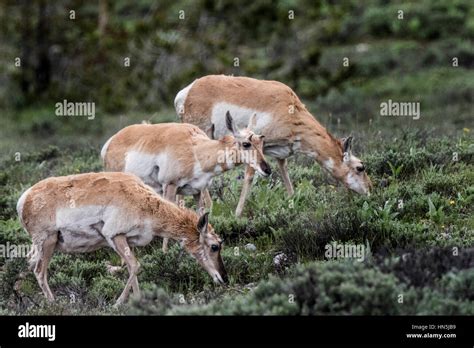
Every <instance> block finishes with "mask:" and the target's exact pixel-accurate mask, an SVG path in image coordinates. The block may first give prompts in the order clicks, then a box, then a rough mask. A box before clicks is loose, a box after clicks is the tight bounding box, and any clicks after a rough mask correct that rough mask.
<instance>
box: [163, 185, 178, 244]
mask: <svg viewBox="0 0 474 348" xmlns="http://www.w3.org/2000/svg"><path fill="white" fill-rule="evenodd" d="M177 192H178V187H177V186H176V185H174V184H167V185H165V186H164V187H163V194H164V196H165V198H166V199H167V200H169V201H171V202H173V203H175V202H176V193H177ZM162 250H163V252H165V253H166V252H167V251H168V238H163V247H162Z"/></svg>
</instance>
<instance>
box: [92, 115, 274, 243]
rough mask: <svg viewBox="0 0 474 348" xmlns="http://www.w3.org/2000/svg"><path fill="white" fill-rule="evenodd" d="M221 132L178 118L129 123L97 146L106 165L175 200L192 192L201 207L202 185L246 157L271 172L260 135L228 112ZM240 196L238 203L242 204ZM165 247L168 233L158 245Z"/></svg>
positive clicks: (205, 195)
mask: <svg viewBox="0 0 474 348" xmlns="http://www.w3.org/2000/svg"><path fill="white" fill-rule="evenodd" d="M224 114H226V132H225V133H229V132H230V133H231V134H232V135H225V134H223V135H222V136H221V139H219V140H213V139H209V137H208V136H207V135H206V133H204V132H203V131H202V130H201V129H199V128H198V127H196V126H194V125H191V124H183V123H162V124H153V125H151V124H140V125H133V126H128V127H126V128H124V129H122V130H120V131H119V132H118V133H117V134H115V135H113V136H112V137H111V138H110V139H109V140H108V141H107V142H106V143H105V145H104V147H103V148H102V152H101V156H102V159H103V161H104V165H105V169H106V170H108V171H116V172H118V171H123V172H128V173H132V174H135V175H137V176H138V177H140V178H141V179H142V180H143V182H144V183H145V184H147V185H149V186H151V187H152V188H153V189H154V190H155V191H156V192H157V193H160V194H161V193H162V194H163V195H164V197H165V198H167V199H168V200H170V201H172V202H175V201H176V196H177V194H180V195H194V196H195V198H196V199H198V201H199V206H200V208H203V207H208V208H209V207H210V204H211V200H210V196H209V192H208V191H207V187H208V186H209V185H210V183H211V180H212V178H213V177H214V176H216V175H218V174H220V173H223V172H225V171H227V170H230V169H232V168H234V167H235V166H236V165H239V164H241V163H245V164H247V165H249V167H250V168H252V169H253V170H256V171H257V172H258V173H260V174H261V175H263V176H268V175H270V173H271V170H270V167H269V166H268V164H267V162H266V161H265V158H264V156H263V152H262V150H263V140H262V138H263V137H262V136H260V135H256V134H254V133H253V132H252V131H251V130H250V129H251V127H252V126H253V125H254V124H253V121H254V120H255V118H252V119H250V123H249V125H248V127H247V128H243V129H238V128H237V127H236V126H235V124H234V122H233V119H232V117H231V115H230V114H229V113H228V112H227V113H225V112H224ZM242 200H244V198H242V197H241V201H239V205H241V204H243V201H242ZM166 249H167V239H165V240H164V241H163V250H164V251H166Z"/></svg>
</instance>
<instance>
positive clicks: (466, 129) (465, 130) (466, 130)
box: [462, 127, 471, 133]
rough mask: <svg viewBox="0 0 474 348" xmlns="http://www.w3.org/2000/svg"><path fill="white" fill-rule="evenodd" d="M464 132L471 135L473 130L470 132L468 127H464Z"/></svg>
mask: <svg viewBox="0 0 474 348" xmlns="http://www.w3.org/2000/svg"><path fill="white" fill-rule="evenodd" d="M462 130H463V131H464V133H469V132H470V131H471V130H470V129H469V128H467V127H464V128H463V129H462Z"/></svg>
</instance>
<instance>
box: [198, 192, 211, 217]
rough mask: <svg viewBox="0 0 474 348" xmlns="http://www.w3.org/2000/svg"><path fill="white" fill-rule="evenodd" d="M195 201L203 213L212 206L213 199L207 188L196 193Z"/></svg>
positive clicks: (200, 212) (199, 210) (199, 211)
mask: <svg viewBox="0 0 474 348" xmlns="http://www.w3.org/2000/svg"><path fill="white" fill-rule="evenodd" d="M194 201H195V202H196V205H197V211H198V214H199V215H202V214H203V213H204V211H205V210H206V209H211V208H212V199H211V195H210V194H209V191H208V190H207V189H204V190H201V191H199V193H197V194H195V195H194Z"/></svg>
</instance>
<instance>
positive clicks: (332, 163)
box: [295, 112, 346, 179]
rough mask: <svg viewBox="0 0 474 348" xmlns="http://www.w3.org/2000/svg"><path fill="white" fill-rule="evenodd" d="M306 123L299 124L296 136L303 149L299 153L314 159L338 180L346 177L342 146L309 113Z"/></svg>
mask: <svg viewBox="0 0 474 348" xmlns="http://www.w3.org/2000/svg"><path fill="white" fill-rule="evenodd" d="M302 118H303V120H304V122H301V124H298V125H297V126H296V127H297V130H296V132H295V134H296V135H297V136H299V138H300V141H301V147H300V149H299V152H302V153H305V154H307V155H309V156H311V157H313V158H314V159H315V160H316V161H317V162H318V163H319V164H320V165H321V166H322V167H323V168H324V169H326V170H327V171H329V172H330V173H331V175H333V176H334V177H335V178H336V179H340V178H341V177H343V176H344V175H345V171H346V169H345V168H344V166H342V164H343V153H342V145H341V142H340V140H339V139H336V138H335V137H334V136H333V135H332V134H331V133H329V132H328V131H327V130H326V128H324V127H323V126H322V125H321V124H320V123H319V122H318V121H317V120H316V119H315V118H314V117H313V116H312V115H311V114H310V113H309V112H307V113H305V114H304V115H303V116H302Z"/></svg>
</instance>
